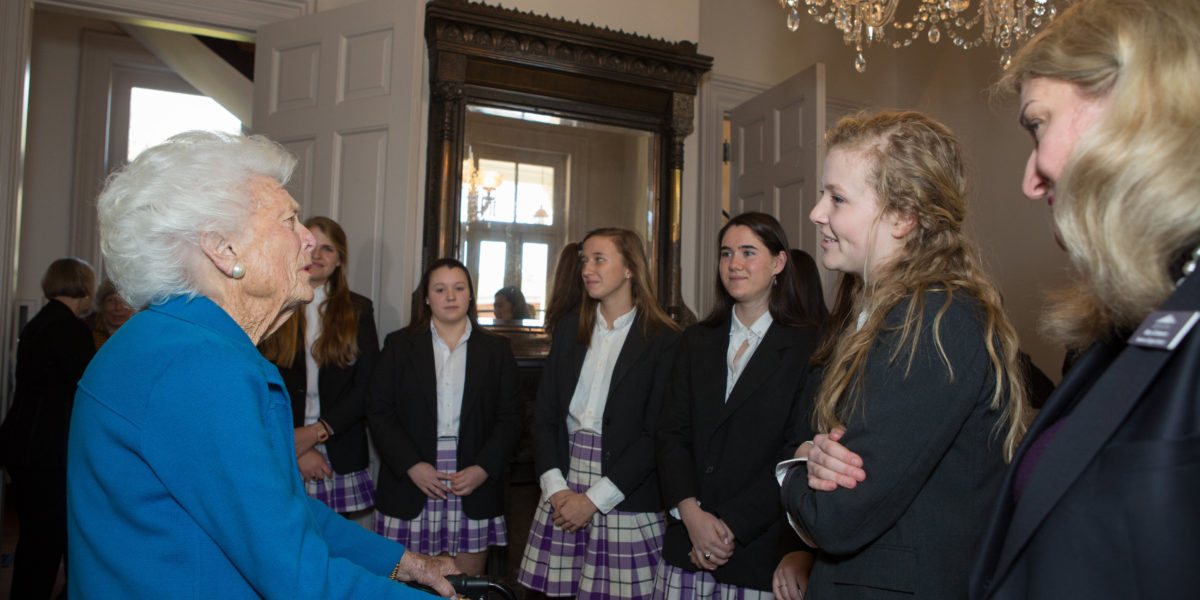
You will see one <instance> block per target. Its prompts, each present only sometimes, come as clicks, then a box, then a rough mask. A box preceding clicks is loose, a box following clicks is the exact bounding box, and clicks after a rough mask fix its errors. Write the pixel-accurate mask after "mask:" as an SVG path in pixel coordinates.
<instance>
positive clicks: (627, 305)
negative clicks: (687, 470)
mask: <svg viewBox="0 0 1200 600" xmlns="http://www.w3.org/2000/svg"><path fill="white" fill-rule="evenodd" d="M581 265H582V268H581V278H582V280H583V282H584V289H585V291H586V293H585V296H584V298H583V301H582V303H581V305H580V308H579V312H578V313H577V314H575V315H570V316H567V317H564V318H563V319H562V320H561V321H560V322H559V323H558V324H557V326H556V327H555V330H554V340H553V342H552V346H551V349H550V355H549V357H548V358H547V360H546V366H545V370H544V371H543V375H542V382H541V385H540V387H539V388H538V396H537V404H536V407H535V409H534V417H533V449H534V465H535V468H536V471H537V473H538V475H539V476H540V480H541V485H542V502H541V503H539V505H538V507H537V508H536V512H535V514H534V519H533V525H532V527H531V531H530V536H529V543H528V544H527V545H526V547H525V555H524V557H523V560H522V563H521V569H520V573H519V576H518V579H519V581H520V582H521V583H522V584H524V585H525V586H526V587H528V588H530V589H531V590H534V591H536V592H540V593H542V594H545V595H546V596H549V597H563V596H571V597H577V598H581V599H582V598H648V597H649V595H650V593H651V592H652V591H653V579H654V568H655V567H656V565H657V563H658V561H659V557H660V556H661V550H662V534H663V530H664V524H663V518H662V513H661V509H662V501H661V498H660V496H659V488H658V478H657V476H656V474H655V468H654V437H653V436H654V424H655V421H656V419H657V417H658V412H659V410H660V409H661V407H662V397H663V394H664V393H665V389H666V387H667V381H668V377H669V375H670V368H671V363H672V360H673V358H674V352H675V344H676V341H677V340H678V337H679V336H678V327H677V326H676V325H675V324H674V323H673V322H672V321H671V320H670V319H669V318H668V317H667V316H666V314H665V313H664V312H663V311H662V309H661V308H659V307H658V304H657V300H656V299H655V297H654V293H653V291H651V288H650V286H649V277H648V275H649V270H648V266H647V263H646V259H645V252H644V250H643V247H642V241H641V239H640V238H638V236H637V235H636V234H634V233H633V232H631V231H627V230H623V229H600V230H597V231H593V232H592V233H589V234H588V236H587V237H585V238H584V240H583V242H582V245H581ZM622 337H623V341H621V338H622ZM615 344H620V346H619V347H618V346H616V345H615ZM606 385H607V388H608V391H607V393H604V387H605V386H606Z"/></svg>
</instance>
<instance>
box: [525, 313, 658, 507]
mask: <svg viewBox="0 0 1200 600" xmlns="http://www.w3.org/2000/svg"><path fill="white" fill-rule="evenodd" d="M642 319H643V315H642V314H641V313H638V315H637V316H636V317H634V320H633V323H632V324H631V325H630V329H629V334H628V336H626V338H625V344H624V345H623V346H621V352H620V353H619V354H618V355H617V364H616V366H615V367H613V375H612V381H611V383H610V384H609V388H608V400H607V401H606V402H605V405H604V417H603V419H604V420H603V421H602V429H603V431H602V433H601V435H600V446H601V450H602V454H601V457H600V471H601V473H602V474H603V475H604V476H605V477H608V478H609V480H611V481H612V482H613V484H615V485H616V486H617V489H619V490H621V493H622V494H624V495H625V499H624V500H623V501H621V503H620V504H618V505H617V506H616V507H615V508H616V509H617V510H623V511H628V512H653V511H657V510H661V509H662V499H661V498H660V496H659V491H658V478H657V477H655V474H654V428H655V423H657V421H658V413H659V411H660V410H661V409H662V399H663V396H664V395H665V394H666V389H667V385H668V380H669V378H670V374H671V365H672V362H673V361H674V359H675V344H676V342H677V341H678V340H679V332H677V331H675V330H674V329H660V330H658V331H653V332H651V333H650V335H649V337H645V336H644V334H643V331H644V330H643V327H642V323H643V321H642ZM578 328H579V315H578V314H572V315H569V316H566V317H563V319H562V321H561V322H559V324H558V325H557V326H556V327H555V328H554V340H553V342H552V344H551V347H550V355H549V356H548V357H547V358H546V366H545V368H544V370H543V371H542V382H541V385H539V386H538V393H537V403H536V405H535V406H534V414H533V462H534V467H535V469H536V471H537V474H538V475H541V474H543V473H545V472H546V471H549V470H550V469H554V468H558V469H560V470H562V473H563V475H564V476H565V475H566V474H567V471H568V466H569V465H570V436H569V435H568V433H567V411H568V410H569V409H570V407H571V397H572V396H574V395H575V384H576V383H577V382H578V381H579V373H580V371H582V370H583V359H584V358H585V357H586V356H587V351H588V347H587V346H585V345H583V344H579V343H577V342H576V341H575V333H576V331H577V330H578Z"/></svg>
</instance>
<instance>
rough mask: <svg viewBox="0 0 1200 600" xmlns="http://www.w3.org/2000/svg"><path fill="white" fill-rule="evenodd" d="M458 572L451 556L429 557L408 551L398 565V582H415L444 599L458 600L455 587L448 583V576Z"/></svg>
mask: <svg viewBox="0 0 1200 600" xmlns="http://www.w3.org/2000/svg"><path fill="white" fill-rule="evenodd" d="M458 572H459V571H458V568H456V567H455V566H454V559H452V558H450V557H449V556H429V555H427V554H419V553H417V552H412V551H408V552H405V553H404V556H401V557H400V564H398V565H396V580H398V581H415V582H417V583H419V584H421V585H425V586H429V587H431V588H433V589H434V591H436V592H437V593H438V594H440V595H441V596H442V597H443V598H456V597H458V596H457V594H455V592H454V586H452V585H450V582H449V581H446V576H447V575H453V574H455V573H458Z"/></svg>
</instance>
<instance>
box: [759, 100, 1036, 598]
mask: <svg viewBox="0 0 1200 600" xmlns="http://www.w3.org/2000/svg"><path fill="white" fill-rule="evenodd" d="M826 141H827V143H828V147H829V154H828V156H827V157H826V159H825V170H824V173H823V174H822V178H821V185H822V193H821V197H820V199H819V201H818V202H817V204H816V206H815V207H814V208H813V210H812V213H811V214H810V218H811V219H812V221H813V223H814V224H816V226H817V229H818V236H819V237H820V240H821V248H822V250H823V253H822V256H821V260H822V262H823V263H824V265H825V267H826V268H828V269H833V270H837V271H841V272H842V280H841V284H840V287H839V290H838V297H837V301H836V304H835V306H834V309H833V311H832V314H831V315H830V323H829V330H828V332H827V333H826V335H825V337H824V340H823V341H822V343H821V346H820V348H818V350H817V352H816V354H815V355H814V361H815V362H816V363H817V364H819V365H822V367H823V378H822V381H821V385H820V389H819V391H818V392H817V395H816V398H815V400H814V413H815V415H814V416H815V418H814V421H815V424H816V426H817V429H818V430H819V431H820V432H822V435H818V436H817V439H816V440H815V444H814V443H805V444H802V445H801V446H800V449H799V450H798V452H797V455H798V456H799V457H802V458H809V459H810V460H809V463H808V469H807V473H806V472H805V470H804V469H794V470H793V472H792V473H791V474H789V475H788V476H787V478H786V479H785V480H784V482H783V484H784V490H783V494H784V505H785V507H786V508H787V510H788V512H789V513H790V514H791V516H793V517H794V518H795V519H796V520H797V521H798V523H799V525H800V529H802V530H803V531H804V533H806V534H807V535H808V536H809V537H810V538H811V541H812V542H814V543H815V545H816V546H817V548H818V549H817V554H816V560H815V564H814V566H813V570H812V574H811V579H810V585H809V588H808V592H807V593H806V594H805V596H806V597H807V598H810V599H818V600H819V599H824V598H862V597H884V594H885V593H894V594H896V595H897V596H898V597H900V596H902V597H914V596H915V597H916V598H947V599H949V598H963V597H965V596H966V593H967V574H968V571H969V568H970V565H971V560H972V558H973V557H974V552H975V548H976V544H977V543H978V541H979V539H980V537H981V536H982V533H983V531H982V524H983V523H985V522H986V519H987V514H988V507H989V506H990V504H991V501H992V498H994V496H995V494H996V491H997V490H998V489H999V486H1000V482H1001V476H1002V474H1003V471H1004V462H1005V460H1006V459H1008V458H1010V457H1011V456H1012V453H1013V450H1014V449H1015V448H1016V445H1017V443H1018V442H1019V441H1020V439H1021V436H1022V434H1023V433H1024V431H1025V425H1026V420H1027V418H1028V414H1029V411H1030V409H1029V408H1028V405H1027V403H1026V401H1025V392H1024V389H1025V388H1024V386H1023V385H1022V381H1021V371H1020V369H1019V367H1018V363H1017V339H1016V334H1015V333H1014V331H1013V328H1012V326H1011V325H1010V324H1009V322H1008V320H1007V318H1006V317H1005V316H1004V313H1003V311H1001V309H1000V297H999V294H998V293H997V291H996V289H995V287H994V286H993V285H992V283H991V282H990V281H989V279H988V278H987V276H986V275H984V273H983V271H982V266H981V260H980V257H979V254H978V252H977V251H976V250H975V249H974V247H973V246H972V245H971V243H970V242H969V241H968V240H967V238H966V235H965V234H964V233H963V230H962V225H963V219H964V218H965V216H966V174H965V167H964V164H963V157H962V152H961V150H960V148H959V145H958V141H957V140H956V139H955V137H954V135H953V134H952V133H951V132H950V131H949V130H948V129H947V128H946V127H945V126H943V125H941V124H940V123H937V122H936V121H933V120H931V119H929V118H927V117H925V116H924V115H921V114H919V113H914V112H899V113H895V112H882V113H877V114H869V115H858V116H854V117H848V118H846V119H843V120H842V121H840V122H839V123H838V125H837V127H835V128H834V129H833V130H831V131H830V132H829V133H828V134H827V136H826ZM839 437H840V441H841V444H844V447H842V446H838V445H836V444H835V446H837V448H836V451H847V450H848V452H849V453H850V454H852V455H853V457H852V459H850V461H849V462H852V463H853V464H855V466H856V467H861V468H855V469H854V473H853V476H852V477H848V476H846V475H844V474H842V475H836V474H831V473H829V472H827V471H826V470H824V469H823V468H822V467H820V466H819V465H818V463H817V462H814V460H811V459H812V458H813V456H816V455H818V454H819V453H820V452H822V447H829V446H827V445H826V442H827V441H829V440H830V439H838V438H839ZM810 455H812V456H810ZM806 475H807V476H806ZM884 590H887V591H888V592H884Z"/></svg>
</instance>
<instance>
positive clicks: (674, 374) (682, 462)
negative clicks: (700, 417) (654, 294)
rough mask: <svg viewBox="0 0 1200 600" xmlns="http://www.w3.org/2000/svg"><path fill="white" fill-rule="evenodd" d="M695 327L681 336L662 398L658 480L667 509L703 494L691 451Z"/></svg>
mask: <svg viewBox="0 0 1200 600" xmlns="http://www.w3.org/2000/svg"><path fill="white" fill-rule="evenodd" d="M694 327H697V326H695V325H693V328H694ZM700 327H702V326H700ZM695 331H696V330H695V329H690V330H688V331H685V332H684V334H683V336H682V337H681V338H680V343H679V352H678V354H677V355H676V357H675V364H674V366H673V368H672V369H671V384H670V387H668V388H667V394H666V397H665V398H664V399H663V407H662V412H661V413H660V414H659V418H658V427H657V431H656V434H655V441H656V450H657V452H656V456H655V458H656V463H657V466H658V483H659V486H660V487H661V489H662V495H663V501H664V502H665V503H666V507H667V509H668V510H669V509H672V508H675V507H676V505H678V504H679V503H680V502H682V501H683V500H685V499H687V498H694V497H696V496H698V495H699V494H700V486H699V484H697V482H696V473H695V465H696V457H695V455H694V453H693V451H692V440H693V439H694V433H693V431H692V402H693V400H694V398H695V396H694V394H693V391H692V386H691V382H692V354H693V352H694V349H695V347H696V345H697V344H696V342H697V341H698V340H696V339H695V338H696V337H697V336H696V335H695Z"/></svg>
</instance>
